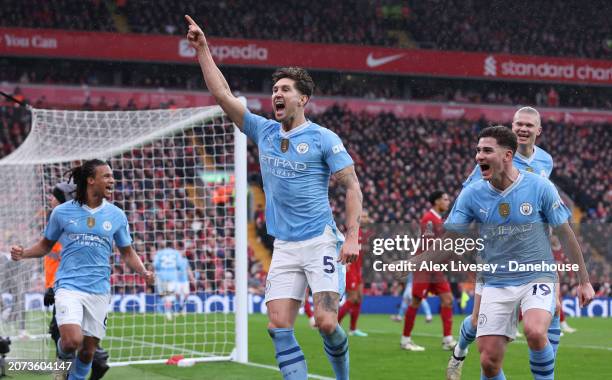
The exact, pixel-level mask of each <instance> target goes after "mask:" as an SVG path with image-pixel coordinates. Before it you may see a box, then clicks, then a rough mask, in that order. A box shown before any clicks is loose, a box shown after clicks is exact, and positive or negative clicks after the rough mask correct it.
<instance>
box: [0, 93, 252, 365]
mask: <svg viewBox="0 0 612 380" xmlns="http://www.w3.org/2000/svg"><path fill="white" fill-rule="evenodd" d="M242 101H243V102H246V101H245V100H244V99H243V100H242ZM31 115H32V116H31V118H32V122H31V131H30V133H29V135H28V136H27V138H26V139H25V141H24V142H23V143H22V144H21V145H20V146H19V148H18V149H16V150H15V151H14V152H13V153H12V154H10V155H9V156H7V157H5V158H3V159H2V160H0V178H1V181H0V186H1V187H2V191H0V234H2V235H0V294H1V295H2V297H1V298H0V300H2V302H0V336H10V337H11V339H12V341H13V343H12V345H11V353H10V354H9V358H41V359H45V358H50V357H52V356H53V355H54V353H55V352H54V349H53V347H52V341H51V339H50V337H49V335H48V333H47V330H48V324H49V321H50V319H51V312H50V310H47V309H45V308H44V307H43V306H42V298H43V297H42V295H43V293H44V291H45V289H44V273H43V265H42V260H39V259H36V260H23V261H20V262H10V258H9V256H8V251H9V249H10V245H12V244H16V243H19V244H22V245H24V246H29V245H31V244H33V243H35V242H37V241H38V240H39V239H40V238H41V237H42V231H43V230H44V227H45V223H46V221H47V219H48V216H49V212H50V210H49V199H48V197H49V195H50V194H51V190H52V189H53V186H54V185H55V184H56V183H58V182H60V181H63V180H66V179H67V178H66V176H65V175H64V173H65V172H66V171H67V170H68V169H69V168H71V167H73V166H74V165H78V164H80V163H81V162H82V161H83V160H87V159H92V158H99V159H104V160H107V161H108V162H109V163H110V165H111V167H112V168H113V172H114V175H115V180H116V183H115V193H114V196H113V200H112V201H113V202H114V203H115V204H117V205H118V206H119V207H121V208H122V209H123V210H124V211H125V212H126V214H127V216H128V221H129V224H130V232H131V235H132V238H133V239H134V242H133V246H134V248H135V249H136V252H137V253H138V254H140V255H141V257H142V258H143V259H144V261H146V263H147V265H151V264H152V262H153V258H154V255H155V253H156V252H157V251H158V250H159V249H162V248H164V247H169V248H175V249H177V250H178V251H180V252H182V253H183V254H184V255H185V256H186V257H187V259H188V262H189V267H190V271H191V275H192V276H190V277H191V278H190V281H189V294H188V295H183V294H182V293H181V292H179V291H178V290H177V294H176V296H175V298H174V302H173V305H172V310H173V311H174V313H172V314H171V315H170V316H169V315H167V313H166V314H165V313H164V312H162V306H163V305H161V303H162V301H161V299H160V297H159V296H158V295H157V294H156V292H157V291H156V290H155V288H154V287H147V286H146V285H145V284H144V283H143V280H142V279H141V278H140V277H139V276H136V275H134V274H133V273H132V272H131V270H130V269H129V268H127V266H126V265H125V263H123V262H122V261H121V260H120V257H119V256H120V255H119V254H118V253H117V250H116V248H115V252H114V254H113V257H111V262H110V266H111V269H112V270H111V292H112V299H111V304H110V305H109V316H108V329H107V337H106V338H105V339H103V340H102V342H101V345H102V347H104V348H105V349H107V350H108V351H109V353H110V363H111V364H112V365H127V364H136V363H163V362H165V361H166V360H167V359H168V358H169V357H171V356H173V355H183V356H184V357H185V358H191V359H195V361H217V360H235V361H238V362H247V361H248V341H247V339H248V338H247V337H248V327H247V276H248V257H247V173H246V169H247V168H246V151H247V149H246V136H245V135H244V134H243V133H241V132H240V131H239V130H238V128H236V127H235V126H234V125H233V124H232V122H231V121H230V120H229V118H227V116H226V115H225V114H224V113H223V112H222V110H221V108H220V107H218V106H211V107H199V108H183V109H165V110H140V111H68V110H45V109H34V108H32V109H31ZM177 288H178V287H177Z"/></svg>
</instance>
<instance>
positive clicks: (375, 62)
mask: <svg viewBox="0 0 612 380" xmlns="http://www.w3.org/2000/svg"><path fill="white" fill-rule="evenodd" d="M403 56H404V54H395V55H390V56H388V57H381V58H374V56H373V55H372V53H370V54H368V58H367V59H366V65H368V67H378V66H382V65H384V64H386V63H389V62H392V61H395V60H396V59H400V58H401V57H403Z"/></svg>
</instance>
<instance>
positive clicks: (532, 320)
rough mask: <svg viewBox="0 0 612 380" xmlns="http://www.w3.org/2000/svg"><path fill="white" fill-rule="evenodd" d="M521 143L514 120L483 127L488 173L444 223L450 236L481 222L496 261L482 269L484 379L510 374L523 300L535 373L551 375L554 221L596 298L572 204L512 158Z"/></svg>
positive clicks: (433, 255) (585, 293)
mask: <svg viewBox="0 0 612 380" xmlns="http://www.w3.org/2000/svg"><path fill="white" fill-rule="evenodd" d="M516 149H517V138H516V135H515V134H514V133H513V132H512V131H511V130H510V129H508V128H505V127H503V126H496V127H488V128H485V129H484V130H482V131H481V132H480V134H479V135H478V147H477V154H476V161H477V163H478V165H479V167H480V170H481V172H482V177H483V180H479V181H475V182H474V183H472V184H470V185H468V186H467V187H465V188H464V189H463V190H462V191H461V193H460V194H459V197H458V198H457V201H456V202H455V205H454V207H453V209H452V210H451V213H450V215H449V217H448V219H447V220H446V222H445V224H444V227H445V229H446V230H447V231H449V232H447V233H446V234H445V236H444V238H445V239H446V238H456V237H458V236H461V235H463V234H465V233H466V232H467V230H468V228H469V225H470V223H472V222H476V223H478V224H479V234H480V238H481V239H482V240H483V247H484V249H483V250H482V252H480V253H481V256H482V260H483V262H484V264H488V265H490V267H489V268H488V269H487V270H483V271H482V272H481V276H482V280H483V283H484V286H483V289H482V299H481V306H480V313H479V316H478V329H477V333H476V334H477V337H478V348H479V350H480V363H481V368H482V374H481V379H493V380H501V379H505V375H504V373H503V370H502V363H503V358H504V352H505V349H506V344H507V343H508V342H509V341H510V340H512V339H514V338H515V336H516V331H517V323H518V314H517V313H518V309H519V307H520V308H521V309H522V310H523V316H524V317H523V322H524V325H525V337H526V339H527V344H528V346H529V364H530V367H531V372H532V375H533V378H534V379H537V380H541V379H542V380H543V379H552V378H553V377H554V365H555V355H554V351H553V348H552V346H551V344H550V342H549V340H548V337H547V335H546V333H547V330H548V327H549V325H550V322H551V320H552V316H553V314H554V309H555V305H556V302H555V298H556V297H555V291H554V288H555V281H556V273H554V271H552V270H548V269H546V266H545V265H551V264H553V263H554V260H553V257H552V252H551V248H550V242H549V239H548V228H549V226H551V227H553V228H554V229H555V231H556V233H557V234H558V235H559V236H561V240H562V242H563V245H564V247H566V248H567V251H568V252H569V255H570V257H571V259H572V262H574V263H576V264H578V268H579V272H578V277H579V286H578V296H579V298H580V303H581V305H586V304H588V303H589V302H590V301H591V300H592V298H593V296H594V291H593V287H592V286H591V284H590V282H589V276H588V272H587V270H586V266H585V264H584V258H583V256H582V252H581V249H580V246H579V245H578V242H577V240H576V237H575V235H574V233H573V231H572V229H571V227H570V226H569V223H568V218H569V217H570V212H569V210H568V209H567V207H566V206H565V205H564V204H563V202H562V200H561V198H560V197H559V194H558V192H557V190H556V189H555V187H554V185H553V184H552V183H551V182H550V181H548V180H547V179H545V178H542V177H541V176H539V175H535V174H533V173H530V172H528V171H523V170H519V169H517V168H516V167H514V166H513V155H514V153H515V152H516ZM452 256H453V253H452V251H442V252H433V251H430V252H427V253H425V254H422V255H419V256H416V257H415V258H413V259H412V260H411V261H412V262H413V263H414V264H416V265H417V266H418V265H420V263H422V262H425V261H431V262H443V261H446V260H448V259H449V258H450V257H452ZM513 263H514V264H513ZM534 264H539V265H541V267H540V269H535V267H533V268H532V267H530V266H531V265H534ZM493 265H496V269H495V270H493V269H492V268H493V267H492V266H493ZM513 266H514V269H513ZM522 266H524V267H522Z"/></svg>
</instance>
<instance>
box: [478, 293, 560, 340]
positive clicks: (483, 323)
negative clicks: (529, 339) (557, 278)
mask: <svg viewBox="0 0 612 380" xmlns="http://www.w3.org/2000/svg"><path fill="white" fill-rule="evenodd" d="M555 294H556V293H555V284H554V283H529V284H525V285H520V286H508V287H505V288H494V287H490V286H485V287H484V288H483V290H482V298H481V301H480V313H479V314H478V331H477V333H476V336H477V337H479V336H484V335H504V336H507V337H508V338H510V339H515V338H516V331H517V326H518V313H519V309H520V310H522V312H523V314H524V313H525V312H527V310H529V309H543V310H546V311H548V312H549V313H550V314H551V315H553V314H554V313H555V306H556V301H555V300H556V298H555Z"/></svg>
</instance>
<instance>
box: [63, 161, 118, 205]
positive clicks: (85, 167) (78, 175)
mask: <svg viewBox="0 0 612 380" xmlns="http://www.w3.org/2000/svg"><path fill="white" fill-rule="evenodd" d="M103 165H108V166H109V167H110V164H109V163H108V162H106V161H102V160H98V159H93V160H88V161H85V162H83V164H82V165H81V166H76V167H74V168H72V169H70V177H69V178H68V182H70V181H71V180H72V181H73V182H74V184H75V185H76V196H75V197H74V200H75V201H76V202H78V203H79V204H80V205H83V204H85V203H87V178H89V177H94V176H95V175H96V168H97V167H98V166H103Z"/></svg>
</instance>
